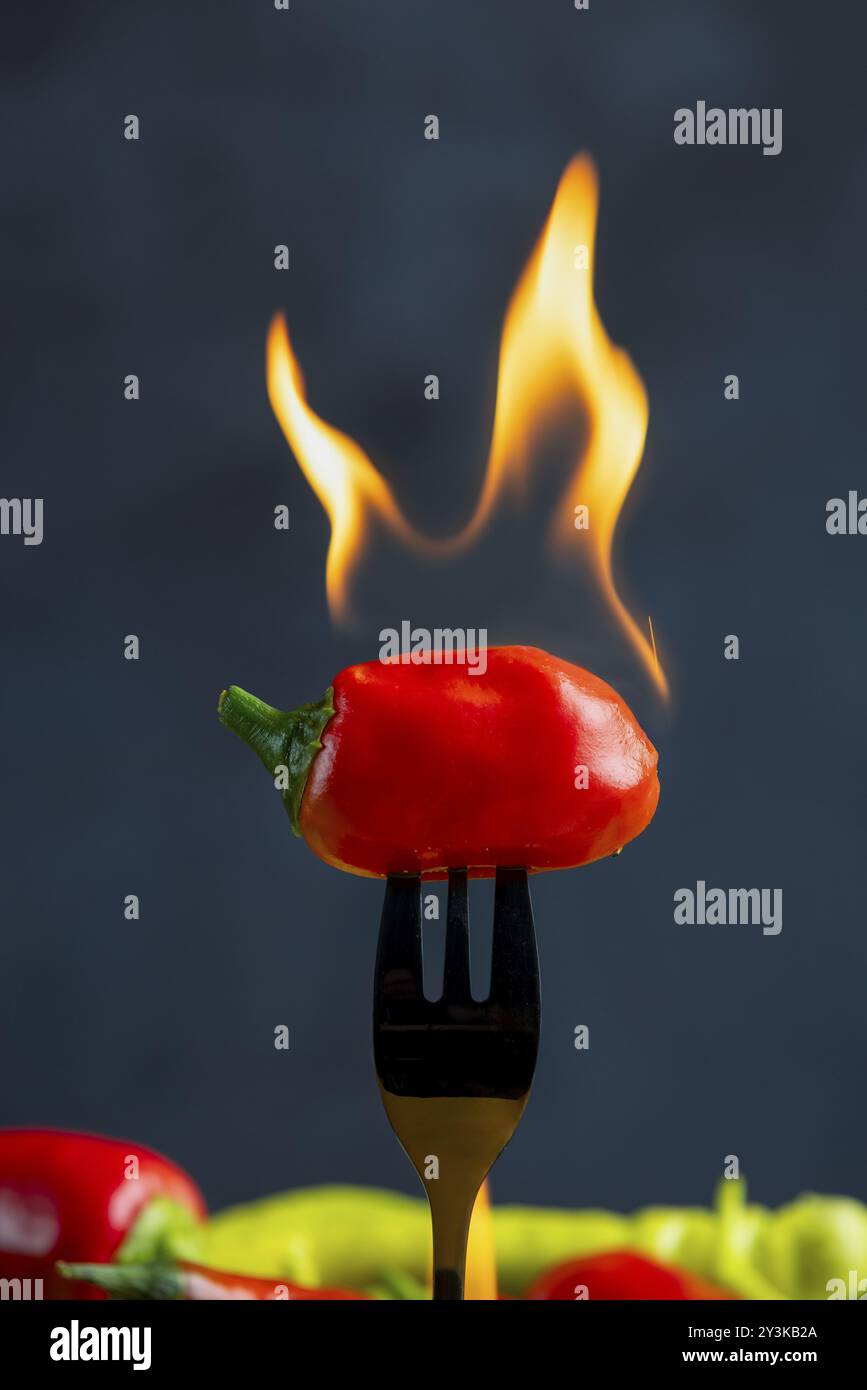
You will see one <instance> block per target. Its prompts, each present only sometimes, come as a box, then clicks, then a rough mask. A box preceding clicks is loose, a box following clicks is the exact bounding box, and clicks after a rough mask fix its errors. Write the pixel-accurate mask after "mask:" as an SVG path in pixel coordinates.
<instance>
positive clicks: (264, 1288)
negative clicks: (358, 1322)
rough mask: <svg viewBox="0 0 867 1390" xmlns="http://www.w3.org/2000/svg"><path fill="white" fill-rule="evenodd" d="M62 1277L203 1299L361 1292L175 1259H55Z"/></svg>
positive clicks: (145, 1295)
mask: <svg viewBox="0 0 867 1390" xmlns="http://www.w3.org/2000/svg"><path fill="white" fill-rule="evenodd" d="M58 1268H59V1272H60V1273H61V1274H62V1275H64V1276H65V1277H66V1278H68V1279H91V1280H93V1282H94V1283H95V1284H97V1285H98V1286H99V1287H100V1288H101V1289H104V1290H105V1291H106V1292H107V1293H110V1294H111V1295H112V1296H113V1297H114V1298H140V1299H178V1298H180V1299H187V1300H188V1301H190V1302H192V1303H207V1302H212V1301H214V1300H216V1299H234V1300H247V1301H251V1300H253V1301H257V1302H275V1303H284V1302H285V1303H292V1302H298V1301H299V1300H306V1301H308V1302H312V1301H313V1300H315V1299H318V1300H322V1301H325V1302H328V1303H334V1302H337V1301H338V1300H341V1299H364V1298H367V1297H368V1295H367V1294H365V1293H355V1292H351V1291H350V1290H349V1289H305V1288H302V1287H301V1286H300V1285H299V1284H290V1283H288V1282H287V1281H286V1280H285V1279H254V1278H253V1277H252V1275H248V1274H228V1273H226V1271H225V1270H221V1269H208V1268H207V1266H206V1265H196V1264H190V1263H188V1262H187V1261H180V1262H179V1263H177V1264H152V1265H146V1264H143V1265H92V1264H75V1265H68V1264H64V1263H62V1262H61V1263H60V1265H59V1266H58Z"/></svg>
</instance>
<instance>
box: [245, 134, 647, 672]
mask: <svg viewBox="0 0 867 1390" xmlns="http://www.w3.org/2000/svg"><path fill="white" fill-rule="evenodd" d="M598 203H599V186H598V180H597V176H596V170H595V168H594V165H593V162H592V160H591V159H590V158H589V157H588V156H586V155H581V156H578V157H577V158H576V159H573V160H572V162H571V163H570V164H569V165H568V167H567V168H566V170H565V172H564V174H563V176H562V178H561V180H560V185H559V187H558V189H557V193H556V196H555V198H554V203H553V206H552V208H551V212H550V214H549V216H548V220H547V222H546V224H545V227H544V229H543V231H542V235H541V237H540V238H539V241H538V243H537V245H536V247H535V249H534V251H533V253H532V255H531V257H530V260H529V262H528V264H527V267H526V269H525V270H524V273H523V274H522V276H521V278H520V280H519V282H518V285H517V288H516V290H515V293H514V295H513V297H512V301H511V303H510V305H509V308H508V312H507V314H506V319H505V323H504V325H503V333H502V339H501V343H500V362H499V372H498V379H497V403H496V409H495V412H494V427H493V435H492V440H491V450H490V455H489V458H488V466H487V471H486V474H485V479H484V483H483V486H482V490H481V493H480V495H479V500H478V502H477V504H476V508H475V510H474V512H473V515H472V516H471V518H470V520H469V521H468V522H467V524H466V525H465V526H464V527H463V528H462V529H461V531H459V532H458V533H457V535H455V536H453V537H451V538H450V539H447V540H444V541H436V540H431V539H430V538H429V537H426V536H424V535H422V534H420V533H419V532H418V531H416V530H415V529H414V528H413V527H412V526H410V525H409V523H408V522H407V521H406V520H405V518H404V516H403V514H402V512H401V510H400V508H399V506H398V504H397V502H396V501H395V499H394V496H393V494H392V492H391V489H390V488H389V486H388V484H387V483H386V482H385V480H384V479H383V477H382V475H381V474H380V473H379V472H378V471H377V469H376V468H375V466H374V465H373V464H372V463H371V461H370V459H369V458H368V457H367V455H366V454H365V453H364V451H363V450H362V449H361V448H360V447H359V446H358V445H357V444H356V443H355V442H354V441H353V440H351V439H349V438H348V437H347V436H346V435H344V434H341V433H340V431H339V430H336V429H334V428H333V427H332V426H331V425H328V424H326V423H325V421H324V420H321V419H320V418H319V416H317V415H316V414H315V413H314V411H313V410H311V408H310V406H309V405H308V403H307V400H306V397H305V394H304V380H303V377H302V375H301V370H300V368H299V366H298V363H297V361H296V359H295V356H294V354H293V352H292V348H291V345H290V342H289V335H288V332H287V329H286V323H285V320H284V319H283V317H282V315H279V314H278V315H277V316H276V317H275V318H274V320H273V321H272V323H271V327H270V330H269V333H268V350H267V377H268V395H269V399H270V401H271V405H272V408H273V410H274V413H275V415H276V416H277V419H278V420H279V422H280V425H281V428H282V430H283V433H284V434H285V436H286V439H287V440H288V442H289V445H290V447H291V448H292V451H293V453H294V454H295V457H296V458H297V460H298V462H299V464H300V465H301V468H302V470H303V472H304V474H305V476H306V477H307V480H308V482H309V483H310V485H311V487H312V488H313V490H314V492H315V493H316V495H317V497H318V498H319V500H320V501H321V503H322V505H323V507H324V508H325V510H326V512H327V513H328V516H329V519H330V521H331V540H330V544H329V547H328V560H327V564H326V589H327V594H328V602H329V607H330V609H331V612H332V615H333V616H334V617H335V618H336V619H338V620H340V619H342V618H344V617H345V615H346V609H347V601H348V592H349V578H350V576H351V573H352V571H353V569H354V567H355V565H356V563H357V561H358V559H359V556H360V554H361V551H362V549H363V545H364V540H365V536H366V533H367V529H368V524H369V521H370V519H371V518H372V517H373V516H377V517H378V518H379V519H380V520H381V521H383V522H384V523H385V524H386V525H387V526H388V527H389V529H391V530H392V531H394V532H395V534H397V535H398V536H399V537H400V538H401V539H402V540H403V541H405V542H406V543H407V544H410V545H413V546H415V547H417V548H421V549H423V550H425V551H427V552H428V553H429V554H439V555H443V554H448V553H450V552H453V551H455V550H457V549H462V548H463V547H464V546H466V545H468V544H469V543H470V542H471V541H472V540H473V539H475V537H476V536H478V534H479V532H480V531H481V530H482V528H483V527H484V526H485V524H486V523H487V522H488V520H489V519H490V516H491V514H492V512H493V510H494V508H495V506H496V504H497V502H498V501H499V499H500V496H501V495H502V493H503V491H504V489H505V487H506V485H507V484H508V483H510V482H512V483H515V482H522V481H525V480H526V476H527V473H528V471H529V464H530V457H531V444H532V442H533V440H534V438H535V437H536V436H537V435H538V433H539V430H540V428H541V427H542V426H543V425H544V423H545V421H546V420H548V419H549V418H551V416H552V415H553V413H554V411H555V410H556V409H557V408H558V407H559V406H561V405H562V404H563V403H564V402H568V401H578V402H579V403H580V405H581V406H582V408H583V410H584V412H585V414H586V417H587V426H588V430H587V442H586V445H585V448H584V452H583V455H582V457H581V458H580V459H579V460H578V461H577V463H576V466H575V468H574V470H573V473H572V476H571V478H570V481H569V484H568V486H567V487H566V489H565V492H564V494H563V497H562V499H561V503H560V505H559V506H558V508H557V509H556V511H555V514H554V517H553V520H552V525H551V542H552V545H553V546H554V548H555V549H556V550H558V551H560V552H563V553H568V554H570V555H574V554H575V553H576V549H577V548H578V546H579V545H580V544H581V543H582V542H584V543H586V544H587V545H589V547H590V551H591V556H592V558H593V560H594V562H595V567H596V570H597V573H598V575H599V579H600V583H601V585H602V589H603V592H604V594H605V596H606V598H607V600H608V603H609V604H610V606H611V608H612V609H613V611H614V613H615V615H616V617H617V619H618V621H619V622H620V624H621V626H622V628H623V630H624V631H625V633H626V635H627V637H628V638H629V640H630V642H631V643H632V645H633V647H634V648H635V650H636V652H637V653H638V655H639V657H640V659H641V661H642V662H643V664H644V666H645V668H646V670H647V671H648V673H649V675H650V676H651V678H652V679H653V680H654V682H655V684H656V686H657V688H658V690H659V691H660V693H661V694H662V695H664V696H666V697H667V695H668V682H667V680H666V677H665V674H664V672H663V670H662V667H661V665H660V663H659V659H658V655H657V652H656V644H655V639H653V640H652V641H648V640H647V638H646V637H645V635H644V632H643V630H642V628H641V627H639V625H638V624H637V623H636V621H635V619H634V618H633V617H632V615H631V614H630V612H629V610H628V609H627V608H626V606H625V604H624V603H623V601H622V599H621V598H620V595H619V594H618V592H617V589H616V586H615V583H614V576H613V570H612V559H611V552H612V544H613V540H614V531H615V528H616V526H617V520H618V517H619V515H620V512H621V509H622V507H623V503H624V501H625V499H626V495H627V493H628V492H629V489H630V487H631V485H632V480H633V478H634V477H635V474H636V472H637V470H638V467H639V464H640V463H641V456H642V453H643V450H644V441H645V437H646V434H647V420H648V405H647V396H646V393H645V390H644V386H643V384H642V381H641V378H640V377H639V375H638V373H637V371H636V369H635V367H634V366H633V365H632V362H631V361H630V359H629V357H628V356H627V354H626V353H625V352H623V351H622V350H621V349H620V348H616V347H615V346H614V345H613V344H612V343H611V341H610V340H609V338H608V336H607V334H606V332H605V329H604V327H603V324H602V320H601V319H600V317H599V313H598V311H597V309H596V305H595V303H594V300H593V263H594V252H595V236H596V217H597V210H598ZM577 508H586V509H587V510H586V513H582V514H581V519H582V522H583V523H585V525H586V529H584V527H582V529H576V517H577V515H578V513H577V512H576V509H577ZM651 633H652V625H651Z"/></svg>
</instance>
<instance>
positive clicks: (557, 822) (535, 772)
mask: <svg viewBox="0 0 867 1390" xmlns="http://www.w3.org/2000/svg"><path fill="white" fill-rule="evenodd" d="M459 659H460V658H459ZM219 715H220V719H221V720H222V722H223V723H224V724H225V725H227V727H228V728H230V729H232V730H233V731H234V732H235V733H236V734H238V735H239V736H240V737H241V738H242V739H243V740H244V741H245V743H247V744H249V745H250V747H251V748H252V749H253V750H254V751H255V752H256V753H257V754H258V756H259V758H260V759H261V760H262V762H263V763H264V764H265V766H266V767H267V769H268V771H269V773H271V775H272V777H275V778H278V777H279V781H276V783H275V785H278V786H279V787H280V788H281V790H282V795H283V801H284V804H285V806H286V810H287V811H288V813H289V817H290V820H291V822H292V829H293V830H294V831H295V834H296V835H303V837H304V839H305V840H306V841H307V844H308V845H309V846H310V848H311V849H312V850H313V851H314V853H315V854H318V855H319V857H320V858H321V859H324V860H325V862H326V863H327V864H333V865H334V866H335V867H336V868H338V869H346V870H348V871H349V872H350V873H356V874H363V875H367V876H373V877H376V876H382V875H385V874H395V873H422V874H424V875H425V877H426V878H443V877H445V876H446V875H447V874H448V871H449V869H462V868H463V869H468V870H469V872H470V874H471V876H473V877H476V878H490V877H491V876H492V875H493V873H494V872H495V868H496V865H498V864H511V865H514V866H518V865H521V866H523V867H525V868H527V869H530V870H532V871H533V872H538V871H540V870H543V869H565V868H574V867H575V866H576V865H579V864H589V863H591V862H592V861H593V860H594V859H601V858H603V857H604V856H605V855H609V854H617V853H618V852H619V851H620V850H621V849H622V848H623V846H624V845H625V844H626V843H627V841H629V840H632V839H634V838H635V836H636V835H639V834H640V833H641V831H642V830H643V829H644V828H645V826H646V825H647V824H648V822H649V821H650V819H651V817H652V815H653V813H654V811H655V810H656V803H657V801H658V799H659V781H658V778H657V774H656V763H657V755H656V749H655V748H654V747H653V744H652V743H651V742H650V740H649V739H648V738H647V736H646V735H645V734H644V733H643V732H642V730H641V729H640V728H639V726H638V723H637V721H636V719H635V716H634V715H633V714H632V712H631V710H630V709H629V707H628V706H627V705H626V704H625V703H624V701H623V700H621V698H620V696H619V695H618V694H617V693H616V691H614V690H612V689H611V686H610V685H606V684H605V682H604V681H602V680H599V678H598V677H597V676H593V675H591V674H590V672H589V671H584V670H582V669H581V667H580V666H573V665H572V664H571V663H570V662H568V661H561V660H560V659H559V658H558V657H556V656H551V655H550V654H549V653H548V652H543V651H540V650H538V649H537V648H535V647H489V648H488V649H487V651H486V652H485V668H484V673H482V671H481V668H479V669H478V670H477V671H476V674H475V675H474V674H472V668H468V667H467V666H464V665H461V664H455V665H452V664H445V665H438V664H432V665H416V664H414V663H413V664H410V665H404V664H402V663H401V662H400V661H397V660H384V661H368V662H365V663H363V664H362V665H360V666H349V667H347V669H346V670H345V671H341V672H340V674H339V675H338V676H337V677H335V680H334V684H333V686H331V687H329V689H328V690H327V691H326V692H325V695H324V697H323V698H322V699H321V700H319V701H317V702H316V703H314V704H309V705H302V706H301V707H300V708H299V709H296V710H277V709H273V708H272V707H271V705H266V704H265V703H264V702H263V701H262V700H259V699H257V698H256V696H255V695H249V694H248V693H247V692H246V691H245V690H241V689H239V687H238V686H235V685H233V686H230V687H229V689H228V690H224V691H223V694H222V695H221V696H220V704H219Z"/></svg>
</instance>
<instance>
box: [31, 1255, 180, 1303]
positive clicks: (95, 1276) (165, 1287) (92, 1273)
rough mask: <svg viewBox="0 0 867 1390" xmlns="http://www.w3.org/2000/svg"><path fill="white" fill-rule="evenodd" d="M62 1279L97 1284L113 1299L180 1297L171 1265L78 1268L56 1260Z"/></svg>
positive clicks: (176, 1273)
mask: <svg viewBox="0 0 867 1390" xmlns="http://www.w3.org/2000/svg"><path fill="white" fill-rule="evenodd" d="M57 1271H58V1273H59V1274H62V1275H63V1277H64V1279H81V1280H83V1281H84V1282H85V1283H87V1284H96V1285H97V1286H98V1287H99V1288H101V1289H105V1290H106V1292H107V1293H110V1294H112V1296H113V1297H114V1298H147V1299H164V1300H168V1299H176V1298H183V1285H182V1282H181V1279H180V1278H179V1276H178V1271H177V1269H176V1268H175V1266H174V1265H169V1264H152V1265H88V1264H83V1265H77V1264H67V1263H66V1262H65V1261H64V1260H58V1262H57Z"/></svg>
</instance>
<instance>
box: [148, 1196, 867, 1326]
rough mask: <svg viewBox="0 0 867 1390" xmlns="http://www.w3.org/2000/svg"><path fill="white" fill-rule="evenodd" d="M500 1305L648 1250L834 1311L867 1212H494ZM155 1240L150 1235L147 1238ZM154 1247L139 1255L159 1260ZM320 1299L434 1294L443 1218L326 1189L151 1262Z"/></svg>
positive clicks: (207, 1228) (862, 1261) (859, 1262)
mask: <svg viewBox="0 0 867 1390" xmlns="http://www.w3.org/2000/svg"><path fill="white" fill-rule="evenodd" d="M494 1232H495V1241H496V1257H497V1274H498V1280H499V1284H500V1289H501V1292H503V1293H507V1294H512V1295H520V1294H522V1293H523V1292H524V1290H525V1289H526V1288H527V1287H528V1285H529V1284H530V1283H531V1282H532V1281H533V1280H534V1279H535V1278H536V1277H537V1276H538V1275H540V1274H542V1273H544V1272H545V1271H546V1270H548V1269H550V1268H551V1267H552V1266H554V1265H556V1264H560V1263H562V1262H564V1261H565V1260H568V1259H571V1258H572V1257H578V1256H582V1255H592V1254H597V1253H601V1252H603V1251H611V1250H618V1249H632V1250H637V1251H639V1252H641V1253H643V1254H646V1255H650V1256H652V1257H655V1258H656V1259H659V1260H662V1261H668V1262H670V1263H673V1264H677V1265H680V1266H682V1267H683V1268H684V1269H687V1270H691V1271H692V1272H693V1273H695V1274H699V1275H701V1276H702V1277H703V1278H705V1279H708V1280H711V1281H712V1282H715V1283H717V1284H719V1285H721V1286H722V1287H725V1288H728V1289H730V1290H731V1291H732V1292H734V1293H737V1294H740V1295H741V1296H742V1297H744V1298H759V1299H785V1298H827V1297H828V1290H827V1284H828V1281H829V1280H830V1279H834V1278H838V1279H842V1280H846V1279H847V1278H848V1274H849V1271H850V1270H855V1271H858V1272H859V1274H860V1277H862V1278H864V1277H867V1209H865V1207H864V1206H863V1205H862V1203H860V1202H857V1201H855V1200H853V1199H849V1198H843V1197H817V1196H812V1195H807V1196H804V1197H800V1198H798V1199H797V1201H794V1202H791V1203H790V1204H789V1205H788V1206H785V1207H781V1208H780V1209H779V1210H778V1211H769V1210H768V1209H767V1208H766V1207H762V1206H758V1205H755V1204H748V1203H747V1200H746V1186H745V1184H744V1182H743V1181H742V1180H728V1181H723V1182H721V1183H720V1185H719V1188H718V1190H717V1194H716V1202H715V1206H714V1207H713V1208H712V1209H710V1210H708V1209H707V1208H703V1207H646V1208H644V1209H643V1210H641V1211H638V1212H635V1213H634V1214H633V1215H631V1216H621V1215H618V1214H617V1213H615V1212H607V1211H593V1210H588V1211H558V1210H555V1209H550V1208H544V1207H508V1206H501V1207H496V1206H495V1207H494ZM145 1234H146V1233H145ZM146 1246H147V1241H146V1239H144V1238H143V1239H142V1240H140V1241H139V1242H138V1244H137V1245H136V1246H135V1247H134V1253H135V1255H136V1258H138V1259H141V1258H143V1257H146V1254H147V1251H146ZM172 1256H174V1257H176V1258H185V1259H193V1260H196V1261H198V1262H200V1263H203V1264H208V1265H210V1266H212V1267H213V1268H217V1269H228V1270H232V1271H233V1272H235V1273H238V1274H250V1275H257V1276H261V1277H265V1278H284V1279H287V1280H290V1281H292V1282H294V1283H301V1284H307V1285H310V1286H320V1285H332V1286H341V1287H348V1288H368V1287H371V1286H376V1285H377V1284H379V1283H383V1284H385V1285H387V1283H388V1272H389V1271H391V1272H399V1273H402V1274H403V1275H405V1276H407V1278H408V1279H409V1280H411V1281H415V1282H416V1283H417V1284H422V1285H423V1284H424V1283H425V1281H426V1278H427V1273H428V1263H429V1258H430V1217H429V1213H428V1207H427V1203H426V1202H424V1201H423V1200H422V1199H418V1198H414V1197H405V1196H402V1195H401V1194H399V1193H394V1192H385V1191H380V1190H377V1189H375V1188H355V1187H317V1188H310V1189H306V1190H302V1191H298V1192H290V1193H286V1194H285V1195H281V1196H276V1197H268V1198H265V1199H264V1200H262V1201H258V1202H253V1203H250V1204H248V1205H245V1206H239V1207H232V1208H229V1209H228V1210H226V1211H223V1212H218V1213H217V1214H216V1215H215V1216H212V1217H211V1218H210V1219H209V1220H208V1221H207V1222H206V1223H204V1224H203V1225H201V1226H199V1227H198V1228H196V1229H195V1230H191V1229H190V1225H189V1223H185V1224H184V1225H183V1227H179V1229H178V1230H177V1232H176V1233H174V1234H173V1232H172V1229H171V1227H169V1228H168V1229H164V1230H163V1231H162V1232H161V1235H160V1241H159V1247H158V1248H155V1249H154V1251H153V1253H152V1255H151V1257H152V1258H171V1257H172Z"/></svg>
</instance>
